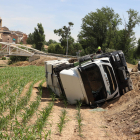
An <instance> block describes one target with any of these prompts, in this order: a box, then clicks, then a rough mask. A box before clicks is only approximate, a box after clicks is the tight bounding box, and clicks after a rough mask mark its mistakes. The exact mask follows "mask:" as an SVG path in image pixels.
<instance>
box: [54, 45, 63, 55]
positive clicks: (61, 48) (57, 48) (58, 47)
mask: <svg viewBox="0 0 140 140" xmlns="http://www.w3.org/2000/svg"><path fill="white" fill-rule="evenodd" d="M55 53H57V54H64V49H63V47H62V46H61V45H60V44H56V45H55Z"/></svg>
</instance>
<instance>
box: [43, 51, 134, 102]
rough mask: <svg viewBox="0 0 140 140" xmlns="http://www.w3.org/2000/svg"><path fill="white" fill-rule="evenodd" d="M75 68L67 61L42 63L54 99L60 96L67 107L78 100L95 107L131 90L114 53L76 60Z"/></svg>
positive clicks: (121, 59) (120, 59)
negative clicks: (66, 102)
mask: <svg viewBox="0 0 140 140" xmlns="http://www.w3.org/2000/svg"><path fill="white" fill-rule="evenodd" d="M78 63H79V65H78V66H76V64H77V62H76V63H69V61H68V60H67V59H63V60H52V61H46V62H45V71H46V81H47V86H49V87H50V88H51V89H52V91H54V93H55V94H56V95H58V96H60V95H61V94H64V95H65V96H66V98H67V100H68V103H69V104H75V103H76V100H81V101H83V102H84V103H86V104H90V105H93V104H98V103H102V102H105V101H106V100H109V99H113V98H117V97H119V96H120V95H123V94H124V93H126V92H128V91H130V90H132V89H133V86H132V82H131V78H130V74H129V71H128V68H127V65H126V61H125V56H124V54H123V52H122V51H121V50H120V51H115V52H111V53H104V54H101V55H97V56H93V55H87V56H84V57H81V58H79V62H78Z"/></svg>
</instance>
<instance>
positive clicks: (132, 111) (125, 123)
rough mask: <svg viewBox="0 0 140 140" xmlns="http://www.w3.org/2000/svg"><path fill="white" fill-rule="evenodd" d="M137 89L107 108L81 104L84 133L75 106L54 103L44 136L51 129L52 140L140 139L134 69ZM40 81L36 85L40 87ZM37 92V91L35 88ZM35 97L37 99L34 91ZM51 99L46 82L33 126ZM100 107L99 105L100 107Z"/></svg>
mask: <svg viewBox="0 0 140 140" xmlns="http://www.w3.org/2000/svg"><path fill="white" fill-rule="evenodd" d="M54 59H56V60H57V59H61V58H57V57H50V56H48V57H42V58H41V59H39V60H35V61H33V62H26V61H24V62H18V63H16V64H14V65H13V66H27V65H37V66H44V61H47V60H54ZM127 65H128V68H137V65H131V64H127ZM131 79H132V82H133V90H132V91H129V92H127V93H125V94H124V95H122V96H121V97H119V98H116V99H114V100H111V101H108V102H106V103H104V104H103V105H102V107H100V108H102V109H103V111H101V112H99V111H93V109H91V108H90V107H89V106H84V105H83V106H82V107H81V117H82V127H81V128H82V132H81V134H80V135H79V132H78V121H77V119H76V115H77V110H76V106H75V105H68V106H67V108H65V107H64V103H63V101H62V100H59V99H57V100H56V101H55V103H54V106H53V109H52V112H51V115H50V116H49V118H48V120H47V122H46V124H44V128H43V132H42V136H43V135H45V134H47V132H48V131H49V130H50V131H51V136H50V139H52V140H82V139H84V140H140V73H139V72H132V73H131ZM37 86H38V84H37V85H36V89H37ZM33 92H34V93H36V92H37V90H33ZM31 99H34V94H32V96H31ZM50 101H51V98H50V94H49V91H48V89H47V87H46V83H44V84H43V92H42V98H41V103H40V105H39V107H38V110H37V111H36V113H35V114H34V115H33V117H32V118H31V119H30V120H29V122H28V125H33V124H34V123H35V120H36V119H37V115H39V112H40V111H41V110H42V109H43V108H45V107H46V106H47V105H48V103H49V102H50ZM62 109H66V111H67V114H66V122H65V124H64V127H63V130H62V134H61V135H60V134H59V131H58V123H59V121H60V115H61V111H62ZM97 109H98V108H97Z"/></svg>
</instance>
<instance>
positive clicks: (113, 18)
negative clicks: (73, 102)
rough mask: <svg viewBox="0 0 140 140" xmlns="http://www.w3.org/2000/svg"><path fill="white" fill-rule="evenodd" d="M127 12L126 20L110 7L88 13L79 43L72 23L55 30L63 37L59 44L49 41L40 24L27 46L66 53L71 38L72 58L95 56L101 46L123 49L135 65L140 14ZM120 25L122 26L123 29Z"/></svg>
mask: <svg viewBox="0 0 140 140" xmlns="http://www.w3.org/2000/svg"><path fill="white" fill-rule="evenodd" d="M126 12H127V14H128V19H127V20H125V19H122V18H120V16H119V14H118V13H115V11H114V10H113V9H112V8H110V7H102V8H101V9H97V10H96V12H90V13H88V14H87V15H86V16H85V17H84V18H82V24H81V31H80V33H79V34H78V40H77V41H75V40H74V38H73V37H72V36H71V27H72V26H74V23H72V22H69V23H68V26H63V27H62V28H60V29H55V30H54V34H56V35H58V36H60V40H59V42H56V41H55V40H52V39H50V40H49V41H48V42H46V41H45V35H44V29H43V27H42V24H38V29H37V28H35V31H34V32H33V33H30V34H29V35H28V39H27V43H28V44H32V45H33V47H35V48H37V49H39V50H43V49H44V47H43V46H44V44H45V45H48V46H49V47H48V52H49V53H58V54H66V49H67V38H68V54H69V55H77V53H78V52H79V50H80V55H85V54H91V53H95V52H96V51H97V47H98V46H100V47H101V48H102V50H103V52H108V51H113V50H122V51H123V52H124V54H125V57H126V60H127V62H129V63H133V64H135V63H136V59H139V58H140V39H139V40H138V41H136V37H135V32H134V28H135V27H136V25H139V23H140V15H139V13H138V12H137V11H135V10H133V9H129V10H128V11H126ZM120 25H123V29H121V30H120V29H119V27H120Z"/></svg>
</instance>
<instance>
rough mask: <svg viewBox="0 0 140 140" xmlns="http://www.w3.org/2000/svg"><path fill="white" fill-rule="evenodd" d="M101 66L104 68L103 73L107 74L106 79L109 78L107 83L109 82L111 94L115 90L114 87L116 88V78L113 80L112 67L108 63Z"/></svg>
mask: <svg viewBox="0 0 140 140" xmlns="http://www.w3.org/2000/svg"><path fill="white" fill-rule="evenodd" d="M103 68H104V71H105V73H106V74H107V77H108V80H109V83H110V91H111V94H113V93H114V92H115V91H116V88H117V83H116V80H115V76H114V73H113V71H112V68H111V67H110V66H108V65H103Z"/></svg>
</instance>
